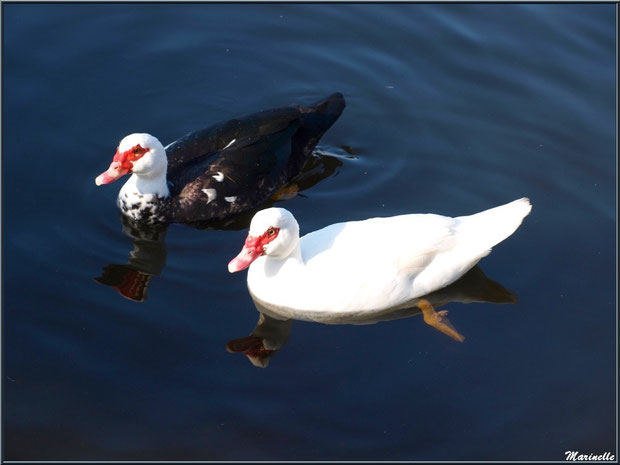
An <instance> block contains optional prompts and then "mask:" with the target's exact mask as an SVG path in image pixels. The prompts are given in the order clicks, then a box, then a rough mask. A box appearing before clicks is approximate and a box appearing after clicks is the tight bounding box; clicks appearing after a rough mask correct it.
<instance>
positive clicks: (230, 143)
mask: <svg viewBox="0 0 620 465" xmlns="http://www.w3.org/2000/svg"><path fill="white" fill-rule="evenodd" d="M235 142H237V139H233V140H231V141H230V142H229V143H228V145H227V146H226V147H224V148H223V149H222V150H226V149H227V148H228V147H230V146H231V145H233V144H234V143H235Z"/></svg>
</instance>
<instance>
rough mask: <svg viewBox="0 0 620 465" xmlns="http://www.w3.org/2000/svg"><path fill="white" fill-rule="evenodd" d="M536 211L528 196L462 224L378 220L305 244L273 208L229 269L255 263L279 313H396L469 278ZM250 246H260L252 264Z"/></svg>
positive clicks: (263, 297) (259, 290)
mask: <svg viewBox="0 0 620 465" xmlns="http://www.w3.org/2000/svg"><path fill="white" fill-rule="evenodd" d="M531 208H532V207H531V205H530V202H529V199H527V198H522V199H519V200H515V201H514V202H511V203H508V204H506V205H502V206H500V207H496V208H492V209H490V210H486V211H483V212H480V213H477V214H475V215H470V216H460V217H456V218H450V217H446V216H441V215H435V214H410V215H401V216H394V217H389V218H372V219H368V220H364V221H350V222H346V223H337V224H333V225H330V226H327V227H325V228H323V229H320V230H318V231H314V232H311V233H309V234H307V235H305V236H303V237H302V238H301V239H300V238H299V226H298V225H297V221H296V220H295V218H294V217H293V215H292V214H291V213H290V212H288V211H287V210H285V209H282V208H269V209H266V210H262V211H260V212H258V213H257V214H256V215H255V216H254V218H253V219H252V222H251V225H250V231H249V236H248V240H247V241H246V247H244V250H243V251H242V252H241V254H239V256H238V257H237V258H235V259H233V260H232V261H231V263H230V264H229V270H230V271H231V272H234V271H238V270H239V269H243V268H245V267H247V263H248V262H251V265H250V269H249V271H248V278H247V280H248V288H249V290H250V292H251V293H252V295H253V296H254V297H255V298H257V299H258V300H260V301H261V302H262V303H263V304H266V305H269V306H273V307H278V308H287V309H295V310H299V311H304V310H305V311H312V312H315V313H317V312H349V311H350V312H364V311H376V310H381V309H387V308H392V307H395V306H398V305H400V304H402V303H404V302H407V301H409V300H412V299H415V298H417V297H420V296H423V295H426V294H428V293H430V292H433V291H435V290H437V289H441V288H442V287H445V286H447V285H449V284H451V283H453V282H454V281H456V280H457V279H458V278H460V277H461V276H463V275H464V274H465V273H466V272H467V271H468V270H469V269H471V268H472V267H473V266H474V265H476V263H478V261H479V260H480V259H481V258H482V257H484V256H486V255H488V254H489V252H490V251H491V248H492V247H493V246H495V245H496V244H498V243H499V242H501V241H503V240H504V239H506V238H507V237H508V236H510V235H511V234H512V233H513V232H514V231H515V230H516V229H517V228H518V227H519V225H520V224H521V222H522V220H523V218H524V217H525V216H526V215H527V214H528V213H529V212H530V210H531ZM270 228H279V231H278V232H277V236H276V237H275V239H273V240H271V241H270V242H268V243H266V244H265V245H264V246H263V245H262V244H261V243H260V241H258V242H257V241H256V240H255V238H258V237H260V236H261V235H262V236H263V237H268V235H267V233H266V232H267V231H269V229H270ZM272 234H273V233H272ZM248 244H250V245H253V244H257V246H258V247H261V250H260V251H259V252H256V253H255V254H254V255H253V256H252V258H250V259H249V260H248V258H247V257H248V253H249V252H248V251H247V250H246V249H247V248H248ZM259 255H260V256H259ZM256 257H258V258H256ZM240 262H243V264H241V265H240Z"/></svg>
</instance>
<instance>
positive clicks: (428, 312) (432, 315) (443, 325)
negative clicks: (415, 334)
mask: <svg viewBox="0 0 620 465" xmlns="http://www.w3.org/2000/svg"><path fill="white" fill-rule="evenodd" d="M418 307H419V308H420V310H422V315H423V316H424V323H426V324H427V325H429V326H432V327H433V328H435V329H437V330H439V331H441V332H442V333H444V334H446V335H447V336H450V337H451V338H452V339H454V340H455V341H459V342H463V341H464V340H465V337H464V336H463V335H461V334H459V332H458V331H457V330H456V329H454V326H452V324H450V321H449V320H448V318H447V317H446V315H447V314H448V311H447V310H439V311H438V312H436V311H435V309H434V308H433V305H432V304H431V303H430V302H429V301H428V300H426V299H420V300H419V301H418Z"/></svg>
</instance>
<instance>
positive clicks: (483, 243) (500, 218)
mask: <svg viewBox="0 0 620 465" xmlns="http://www.w3.org/2000/svg"><path fill="white" fill-rule="evenodd" d="M531 210H532V205H531V204H530V199H528V198H527V197H523V198H522V199H519V200H515V201H514V202H510V203H507V204H505V205H501V206H499V207H495V208H491V209H489V210H485V211H483V212H480V213H476V214H475V215H470V216H460V217H458V218H456V219H457V220H460V223H459V225H458V227H457V228H458V232H459V236H460V239H461V243H462V244H463V245H466V247H467V248H468V249H470V250H471V251H472V252H474V253H475V254H480V256H481V257H483V256H485V255H487V254H488V253H489V252H490V251H491V248H492V247H493V246H495V245H496V244H499V243H500V242H502V241H503V240H504V239H506V238H507V237H509V236H510V235H511V234H512V233H514V232H515V231H516V230H517V228H518V227H519V226H520V225H521V222H522V221H523V218H525V217H526V216H527V215H528V214H529V213H530V211H531Z"/></svg>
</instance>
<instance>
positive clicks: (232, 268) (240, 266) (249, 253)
mask: <svg viewBox="0 0 620 465" xmlns="http://www.w3.org/2000/svg"><path fill="white" fill-rule="evenodd" d="M246 242H247V241H246ZM262 254H263V250H262V247H260V248H255V247H247V246H243V249H242V250H241V252H240V253H239V255H237V256H236V257H235V258H233V259H232V260H231V261H230V262H229V263H228V271H229V272H230V273H235V272H237V271H241V270H245V269H246V268H247V267H249V266H250V265H251V264H252V262H253V261H254V260H256V259H257V258H258V257H260V256H261V255H262Z"/></svg>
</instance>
